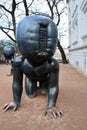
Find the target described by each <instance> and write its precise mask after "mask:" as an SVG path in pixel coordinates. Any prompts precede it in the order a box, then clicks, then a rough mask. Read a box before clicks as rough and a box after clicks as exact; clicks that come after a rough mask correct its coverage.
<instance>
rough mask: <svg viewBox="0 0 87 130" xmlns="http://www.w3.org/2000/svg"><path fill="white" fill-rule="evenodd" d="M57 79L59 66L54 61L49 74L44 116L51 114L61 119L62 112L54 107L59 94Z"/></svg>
mask: <svg viewBox="0 0 87 130" xmlns="http://www.w3.org/2000/svg"><path fill="white" fill-rule="evenodd" d="M58 78H59V65H58V63H57V61H56V60H54V62H53V63H52V66H51V71H50V74H49V87H48V104H47V109H46V111H45V115H47V114H52V115H53V116H54V117H55V118H56V117H57V116H59V117H61V116H62V115H63V113H62V111H60V110H58V109H57V107H56V101H57V97H58V93H59V86H58Z"/></svg>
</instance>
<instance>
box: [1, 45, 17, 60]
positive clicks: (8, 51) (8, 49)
mask: <svg viewBox="0 0 87 130" xmlns="http://www.w3.org/2000/svg"><path fill="white" fill-rule="evenodd" d="M3 54H4V56H5V58H6V59H9V60H11V58H12V57H13V56H14V54H15V47H14V46H13V45H7V46H5V47H4V48H3Z"/></svg>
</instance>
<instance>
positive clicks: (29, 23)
mask: <svg viewBox="0 0 87 130" xmlns="http://www.w3.org/2000/svg"><path fill="white" fill-rule="evenodd" d="M16 39H17V43H18V47H19V51H20V52H21V54H22V55H23V56H24V57H25V58H27V59H29V60H31V61H32V62H33V61H34V62H42V61H46V60H48V59H49V58H51V57H52V56H53V55H54V53H55V50H56V45H57V27H56V25H55V23H54V22H53V21H52V20H51V19H50V18H48V17H45V16H40V15H32V16H26V17H24V18H23V19H22V20H21V21H20V22H19V24H18V26H17V31H16Z"/></svg>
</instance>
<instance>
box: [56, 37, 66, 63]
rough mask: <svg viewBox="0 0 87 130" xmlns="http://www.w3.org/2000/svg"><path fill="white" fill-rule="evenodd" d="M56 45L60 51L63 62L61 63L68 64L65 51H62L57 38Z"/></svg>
mask: <svg viewBox="0 0 87 130" xmlns="http://www.w3.org/2000/svg"><path fill="white" fill-rule="evenodd" d="M57 47H58V49H59V51H60V53H61V57H62V62H63V64H68V61H67V59H66V55H65V52H64V50H63V48H62V46H61V45H60V41H59V40H58V44H57Z"/></svg>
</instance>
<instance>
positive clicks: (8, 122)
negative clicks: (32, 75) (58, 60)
mask: <svg viewBox="0 0 87 130" xmlns="http://www.w3.org/2000/svg"><path fill="white" fill-rule="evenodd" d="M10 68H11V67H10V65H0V130H87V78H85V77H84V76H83V75H81V74H80V73H78V72H77V71H76V70H75V69H73V68H72V67H71V66H70V65H69V64H67V65H64V64H60V74H59V86H60V92H59V97H58V100H57V107H58V108H59V109H61V110H62V111H63V113H64V115H63V117H62V118H57V119H54V118H53V117H52V116H43V113H44V111H45V108H46V104H47V96H43V95H40V94H39V95H37V96H36V97H35V98H28V97H27V96H26V94H25V89H23V95H22V100H21V106H20V108H19V109H18V110H17V111H16V112H13V111H7V112H3V110H2V108H3V105H4V104H5V103H7V102H10V101H12V87H11V86H12V78H13V77H12V76H7V74H9V73H10Z"/></svg>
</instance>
